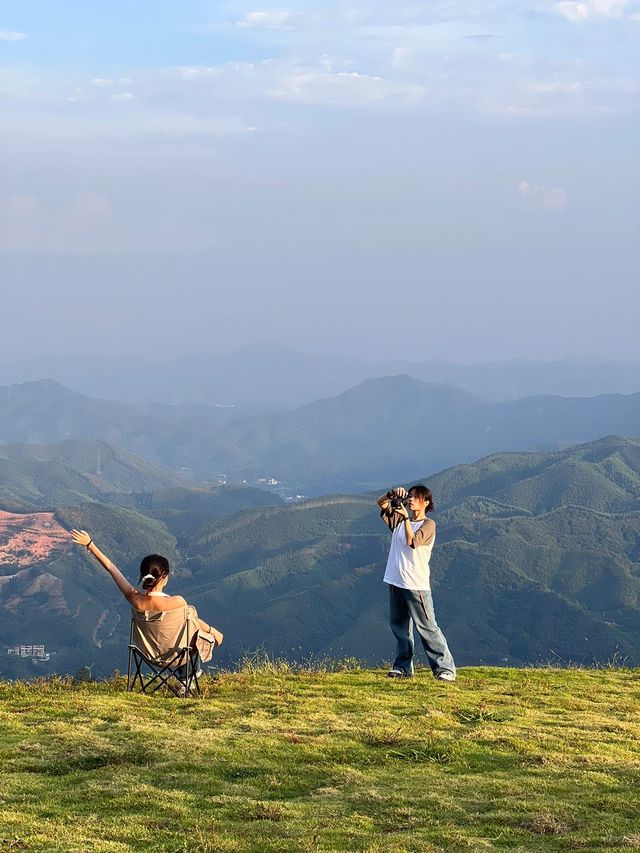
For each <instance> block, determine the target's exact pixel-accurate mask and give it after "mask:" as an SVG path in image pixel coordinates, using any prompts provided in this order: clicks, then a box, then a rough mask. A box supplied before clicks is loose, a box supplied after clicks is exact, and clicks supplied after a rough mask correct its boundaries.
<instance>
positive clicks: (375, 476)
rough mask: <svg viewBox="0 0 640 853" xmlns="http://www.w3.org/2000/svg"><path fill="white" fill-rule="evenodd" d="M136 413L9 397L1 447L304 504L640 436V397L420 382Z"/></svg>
mask: <svg viewBox="0 0 640 853" xmlns="http://www.w3.org/2000/svg"><path fill="white" fill-rule="evenodd" d="M187 409H188V411H185V410H184V408H183V407H171V406H164V407H157V408H155V409H149V408H148V407H140V406H132V405H130V404H126V403H117V402H110V401H104V400H95V399H93V398H90V397H85V396H84V395H81V394H78V393H77V392H74V391H70V390H69V389H67V388H64V387H63V386H61V385H59V384H58V383H55V382H53V381H51V380H46V381H41V382H34V383H26V384H23V385H14V386H9V387H5V388H0V441H2V442H28V443H46V442H58V441H60V440H62V439H66V438H73V439H75V438H99V439H101V440H103V441H106V442H109V443H111V444H115V445H118V446H120V447H123V448H125V449H127V450H128V451H130V452H133V453H135V454H137V455H140V456H142V457H144V458H145V459H147V460H148V461H149V462H151V463H153V464H154V465H162V466H165V467H166V468H168V469H171V470H173V471H177V472H179V473H180V474H182V475H184V476H189V477H191V478H194V479H221V480H230V481H243V480H245V481H247V482H254V483H255V482H256V481H257V480H259V479H263V480H264V479H265V478H273V479H276V480H280V481H285V483H287V484H289V485H290V486H291V489H292V490H293V491H294V492H295V491H297V492H299V493H301V494H306V495H311V496H313V495H321V494H324V493H327V492H330V491H362V490H366V489H368V488H373V487H374V486H376V485H377V484H379V483H381V482H386V481H388V480H389V479H398V478H400V479H402V478H409V477H410V476H411V474H412V472H414V471H416V470H419V471H423V472H427V473H430V472H431V473H432V472H435V471H438V470H440V469H443V468H445V467H448V466H451V465H453V464H456V463H458V462H470V461H472V460H473V459H477V458H478V457H480V456H483V455H486V454H489V453H493V452H497V451H502V450H522V449H531V450H534V449H548V450H551V449H557V448H561V447H563V446H568V445H572V444H575V443H577V442H583V441H589V440H592V439H595V438H598V437H600V436H602V435H607V434H622V435H640V393H635V394H628V395H621V394H607V395H601V396H598V397H583V398H571V397H558V396H547V397H526V398H523V399H520V400H513V401H507V402H501V403H494V402H490V401H487V400H484V399H481V398H479V397H476V396H474V395H472V394H469V393H468V392H466V391H463V390H461V389H459V388H456V387H455V386H452V385H434V384H428V383H424V382H419V381H418V380H416V379H412V378H411V377H409V376H405V375H400V376H391V377H383V378H379V379H369V380H367V381H365V382H363V383H361V384H360V385H357V386H356V387H354V388H351V389H349V390H347V391H345V392H343V393H342V394H339V395H338V396H336V397H329V398H326V399H323V400H317V401H315V402H313V403H310V404H308V405H306V406H302V407H300V408H298V409H294V410H292V411H289V412H279V413H271V414H264V415H253V416H248V417H240V418H237V419H230V415H229V410H226V409H224V410H221V409H219V408H217V407H213V406H201V407H199V408H198V409H197V411H196V410H194V409H193V407H187Z"/></svg>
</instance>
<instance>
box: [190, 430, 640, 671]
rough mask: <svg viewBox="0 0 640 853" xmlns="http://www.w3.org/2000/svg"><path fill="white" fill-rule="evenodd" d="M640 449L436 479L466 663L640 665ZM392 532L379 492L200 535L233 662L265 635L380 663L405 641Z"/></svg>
mask: <svg viewBox="0 0 640 853" xmlns="http://www.w3.org/2000/svg"><path fill="white" fill-rule="evenodd" d="M639 449H640V442H638V441H637V440H632V439H620V438H615V437H614V438H609V439H603V440H601V441H598V442H594V443H592V444H588V445H581V446H579V447H577V448H571V449H568V450H566V451H561V452H558V453H547V454H542V453H515V454H497V455H495V456H492V457H488V458H487V459H484V460H480V461H479V462H478V463H476V464H474V465H469V466H457V467H456V468H453V469H449V470H447V471H444V472H442V474H439V475H436V476H435V477H433V478H431V479H430V481H429V482H430V485H431V488H432V489H433V492H434V494H435V496H436V506H437V513H436V521H437V523H438V541H437V544H436V549H435V551H434V557H433V566H432V571H433V581H434V593H435V597H436V601H437V612H438V614H439V620H440V622H441V624H442V625H443V626H445V627H446V632H447V636H448V638H449V641H450V643H451V645H452V647H453V648H454V649H455V650H456V654H457V655H458V657H459V659H460V660H461V661H462V662H466V663H474V664H477V663H479V662H482V661H485V662H490V663H500V662H501V661H504V660H508V661H509V662H510V663H513V664H522V663H525V662H534V661H540V660H542V661H544V660H549V659H554V658H557V659H560V660H564V661H570V660H573V661H581V662H592V661H594V660H607V659H608V658H610V657H612V656H614V655H618V656H622V657H628V658H629V659H630V660H633V661H638V660H640V605H639V599H638V594H639V592H640V551H639V550H638V542H640V500H639V499H638V494H639V486H640V464H639V463H640V454H639ZM388 541H389V540H388V534H387V533H386V531H385V529H384V527H383V526H382V525H381V523H380V521H379V518H378V516H377V513H376V510H375V504H374V501H373V499H372V498H364V497H347V496H343V497H333V498H331V497H328V498H324V499H316V500H311V501H307V502H305V503H303V504H298V505H295V506H288V507H281V508H273V509H267V510H256V511H251V512H249V513H246V514H244V515H241V516H240V517H234V518H232V519H227V520H223V521H219V522H216V523H214V524H212V525H209V526H208V527H207V528H205V529H204V530H203V531H202V534H201V536H200V539H198V540H196V541H195V542H194V543H193V544H192V546H191V549H190V552H189V566H190V569H191V571H192V574H193V577H192V583H193V595H194V596H196V597H197V598H199V600H201V602H202V609H203V610H206V612H208V613H213V614H215V615H216V618H218V619H219V621H220V622H221V624H224V625H226V626H227V630H228V636H229V638H230V643H229V645H228V647H227V648H228V649H230V652H229V653H233V654H234V655H235V656H239V655H240V654H241V651H242V648H252V647H254V646H256V645H258V644H261V643H263V644H265V646H266V648H267V649H269V650H270V651H272V652H274V653H276V654H283V655H288V656H290V657H299V656H301V655H303V656H304V655H305V654H319V655H324V654H330V655H334V656H335V655H337V656H338V657H339V656H340V655H343V654H353V655H356V656H358V657H361V658H362V659H363V660H367V661H369V662H370V663H376V662H379V661H381V660H384V659H386V658H387V657H388V656H389V654H390V653H391V647H392V642H391V639H390V637H389V636H387V633H386V631H385V627H386V609H387V601H386V594H385V593H386V590H385V588H384V587H383V585H382V584H381V582H380V581H381V578H382V575H383V572H384V565H385V561H386V554H387V550H388ZM247 613H250V614H251V618H250V619H247V618H246V617H247ZM235 637H238V638H241V644H238V645H236V646H234V643H235V639H234V638H235Z"/></svg>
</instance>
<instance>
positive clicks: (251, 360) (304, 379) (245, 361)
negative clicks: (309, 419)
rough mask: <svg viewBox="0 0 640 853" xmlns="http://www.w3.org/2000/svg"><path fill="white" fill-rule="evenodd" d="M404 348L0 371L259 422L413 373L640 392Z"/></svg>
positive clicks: (596, 377) (545, 369) (606, 380)
mask: <svg viewBox="0 0 640 853" xmlns="http://www.w3.org/2000/svg"><path fill="white" fill-rule="evenodd" d="M402 349H403V343H402V341H400V342H389V344H388V354H385V355H382V356H381V357H379V358H378V359H377V360H374V361H366V360H363V359H359V358H355V357H350V356H346V355H344V354H341V353H327V354H324V355H313V354H309V353H303V352H298V351H296V350H293V349H291V348H289V347H286V346H281V345H277V344H273V343H262V344H255V345H253V346H248V347H244V348H242V349H239V350H237V351H235V352H230V353H221V354H217V355H207V354H200V355H193V356H188V357H184V358H178V359H173V360H163V361H158V362H157V363H153V362H149V361H144V360H143V359H138V360H134V359H131V358H129V359H123V358H120V359H114V358H112V359H104V358H95V357H92V356H90V355H88V356H87V358H86V359H82V360H79V359H64V358H53V359H52V358H47V359H46V360H45V359H32V360H30V361H22V362H18V363H13V364H4V365H0V384H5V385H10V384H15V383H18V382H20V383H22V382H27V381H33V380H38V379H40V378H41V377H43V376H48V377H52V378H54V379H56V380H57V381H58V382H60V383H62V384H63V385H67V386H69V387H71V388H75V389H77V390H78V391H81V392H82V393H84V394H87V395H89V396H91V397H99V398H104V399H118V400H126V401H127V402H130V403H136V404H137V403H139V401H141V400H144V401H150V400H157V401H161V402H164V403H174V404H190V403H198V404H200V403H202V402H204V403H209V404H215V403H218V404H231V403H234V404H235V405H236V407H239V408H243V409H246V408H247V407H250V408H252V409H253V410H254V411H253V412H252V413H254V414H259V413H264V412H266V411H272V410H274V409H275V410H278V411H281V410H283V409H295V408H298V407H299V406H303V405H306V404H307V403H311V402H313V401H314V400H318V399H320V398H322V397H334V396H336V395H338V394H341V393H342V392H343V391H346V390H347V389H348V388H351V387H353V386H355V385H359V384H360V383H361V382H364V381H365V380H367V379H373V378H376V377H379V376H395V375H397V374H401V373H405V374H407V375H408V376H411V377H412V378H413V379H418V380H420V381H421V382H429V383H433V384H452V385H456V386H457V387H459V388H462V389H463V390H465V391H467V392H469V393H471V394H475V395H477V396H480V397H484V398H486V399H488V400H493V401H500V400H512V399H518V398H520V397H530V396H546V395H554V394H559V395H562V396H567V397H592V396H596V395H599V394H613V393H618V394H630V393H633V392H635V391H640V363H638V362H633V361H628V362H622V361H606V360H596V359H593V360H588V359H564V360H561V361H552V362H544V361H531V360H526V359H514V360H511V361H502V362H487V363H483V364H453V363H451V362H447V361H442V360H438V359H433V358H430V359H425V360H423V361H417V362H411V361H409V360H407V359H406V358H403V357H402Z"/></svg>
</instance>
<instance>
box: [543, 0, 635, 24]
mask: <svg viewBox="0 0 640 853" xmlns="http://www.w3.org/2000/svg"><path fill="white" fill-rule="evenodd" d="M628 3H629V0H561V2H559V3H556V4H555V5H554V7H553V8H554V11H555V12H556V13H557V14H559V15H562V16H563V17H564V18H566V19H567V20H568V21H573V22H574V23H578V22H580V21H586V20H588V19H590V18H620V17H621V16H622V15H623V14H624V11H625V8H626V6H627V5H628Z"/></svg>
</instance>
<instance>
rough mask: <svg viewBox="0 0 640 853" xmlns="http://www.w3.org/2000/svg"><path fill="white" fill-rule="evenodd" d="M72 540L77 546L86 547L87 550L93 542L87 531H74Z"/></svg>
mask: <svg viewBox="0 0 640 853" xmlns="http://www.w3.org/2000/svg"><path fill="white" fill-rule="evenodd" d="M71 538H72V539H73V541H74V542H75V543H76V545H84V547H85V548H86V547H87V545H89V543H90V542H91V536H90V535H89V534H88V533H87V531H86V530H72V531H71Z"/></svg>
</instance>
